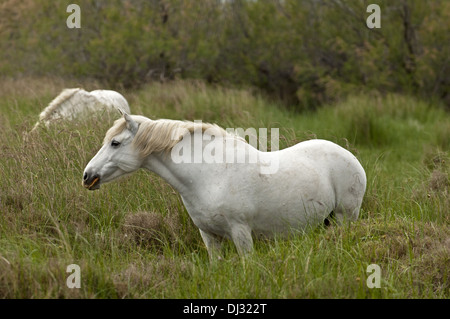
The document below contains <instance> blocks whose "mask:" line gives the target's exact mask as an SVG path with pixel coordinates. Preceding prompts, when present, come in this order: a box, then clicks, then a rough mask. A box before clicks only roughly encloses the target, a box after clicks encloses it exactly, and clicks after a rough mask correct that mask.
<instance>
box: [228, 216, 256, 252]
mask: <svg viewBox="0 0 450 319" xmlns="http://www.w3.org/2000/svg"><path fill="white" fill-rule="evenodd" d="M231 238H232V239H233V242H234V245H235V246H236V248H237V251H238V253H239V255H241V256H245V255H247V254H248V253H250V252H251V251H252V249H253V239H252V232H251V229H250V227H248V226H246V225H242V224H237V225H234V226H233V227H231Z"/></svg>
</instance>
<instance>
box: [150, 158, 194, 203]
mask: <svg viewBox="0 0 450 319" xmlns="http://www.w3.org/2000/svg"><path fill="white" fill-rule="evenodd" d="M184 165H188V164H182V165H181V166H184ZM142 167H143V168H145V169H148V170H150V171H152V172H154V173H156V174H158V175H159V176H161V177H162V178H163V179H164V180H165V181H166V182H168V183H169V184H170V185H171V186H172V187H173V188H175V189H176V190H177V191H178V192H179V193H180V194H181V195H183V194H185V193H186V192H187V191H189V183H190V181H191V182H192V181H193V175H192V174H189V173H188V172H187V171H186V170H185V169H184V168H183V167H180V164H176V163H174V162H173V161H172V159H171V157H170V154H164V153H157V154H151V155H149V156H148V157H147V159H146V160H145V161H144V163H143V165H142ZM192 173H193V172H192Z"/></svg>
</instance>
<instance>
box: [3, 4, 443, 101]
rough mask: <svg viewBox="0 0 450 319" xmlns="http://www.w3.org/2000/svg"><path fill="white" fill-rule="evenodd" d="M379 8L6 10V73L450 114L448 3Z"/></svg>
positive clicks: (94, 6) (248, 6) (261, 6)
mask: <svg viewBox="0 0 450 319" xmlns="http://www.w3.org/2000/svg"><path fill="white" fill-rule="evenodd" d="M372 2H373V1H368V0H366V1H363V0H349V1H338V0H331V1H317V0H286V1H279V0H266V1H264V0H260V1H244V0H234V1H220V0H217V1H214V0H200V1H190V0H170V1H168V0H108V1H106V0H80V1H77V4H79V5H80V7H81V29H68V28H67V26H66V19H67V17H68V16H69V13H66V8H67V5H68V3H69V2H67V1H57V2H50V1H46V0H25V1H16V0H6V1H3V2H2V4H1V5H0V10H1V13H2V14H1V16H0V26H1V27H0V73H2V74H7V75H17V74H40V75H49V74H57V75H61V76H71V77H76V78H80V77H94V78H96V79H99V80H102V81H103V82H107V83H108V84H109V85H110V86H113V87H116V88H121V87H126V88H128V87H135V86H139V85H141V84H143V83H146V82H148V81H150V80H158V81H166V80H168V79H173V78H175V77H180V78H197V79H204V80H206V81H208V82H210V83H219V84H223V85H227V86H230V85H238V86H242V85H245V86H254V87H257V88H259V89H261V90H263V91H264V92H266V93H267V94H268V95H270V96H273V97H276V98H280V99H282V100H283V101H284V102H285V104H287V105H289V106H290V107H293V108H295V109H298V110H301V109H305V108H315V107H317V106H318V105H321V104H323V103H329V102H333V101H337V100H339V99H340V98H342V97H345V96H347V95H348V94H349V93H355V92H356V93H359V92H360V91H366V92H367V91H371V90H374V89H375V90H377V91H379V92H398V93H409V94H414V95H418V96H421V97H433V98H438V99H441V100H443V101H444V102H445V105H446V107H447V108H448V107H450V95H449V87H450V77H449V76H448V74H449V73H450V66H449V59H450V58H449V57H450V46H449V45H448V43H450V35H449V32H448V30H449V21H450V3H449V2H448V1H446V0H433V1H421V0H397V1H388V0H380V1H377V2H376V3H377V4H379V5H380V8H381V28H380V29H369V28H367V26H366V18H367V17H368V16H369V14H370V13H367V12H366V9H367V6H368V5H369V4H370V3H372Z"/></svg>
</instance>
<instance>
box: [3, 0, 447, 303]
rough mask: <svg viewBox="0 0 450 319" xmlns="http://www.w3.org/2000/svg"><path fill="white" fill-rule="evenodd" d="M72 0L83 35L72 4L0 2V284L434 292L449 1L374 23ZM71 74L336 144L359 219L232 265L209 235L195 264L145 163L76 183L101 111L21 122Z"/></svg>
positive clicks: (285, 293) (233, 4)
mask: <svg viewBox="0 0 450 319" xmlns="http://www.w3.org/2000/svg"><path fill="white" fill-rule="evenodd" d="M372 2H373V1H372ZM77 3H78V4H79V5H80V7H81V10H82V13H81V15H82V21H81V25H82V28H81V29H68V28H67V27H66V23H65V22H66V19H67V16H68V15H69V14H68V13H66V7H67V5H68V4H69V2H68V3H66V2H61V1H58V2H56V3H52V2H48V1H44V0H24V1H15V0H5V1H2V2H1V3H0V76H1V77H0V111H1V116H0V132H1V134H0V177H1V179H2V183H0V297H1V298H449V297H450V281H449V277H450V268H449V267H448V265H449V262H450V227H449V225H450V214H449V211H450V196H449V193H450V153H449V152H450V115H449V113H448V111H449V95H448V90H449V84H450V83H449V77H448V74H449V64H448V62H449V57H450V54H449V53H450V52H449V45H448V43H450V41H449V34H448V30H449V22H448V21H450V19H449V14H450V7H449V5H450V3H449V2H448V1H444V0H442V1H439V0H436V1H432V2H424V1H419V0H399V1H377V3H379V5H380V7H381V17H382V21H381V26H382V27H381V29H374V30H370V29H368V28H367V27H366V25H365V19H366V17H367V16H368V15H369V13H366V7H367V5H368V4H369V3H370V2H368V1H314V0H301V1H300V0H299V1H288V0H286V1H187V0H173V1H164V0H160V1H157V0H154V1H140V0H135V1H126V0H123V1H118V0H115V1H103V0H96V1H93V0H83V1H78V2H77ZM68 87H83V88H85V89H86V90H89V91H90V90H94V89H98V88H103V89H105V88H112V89H117V90H118V91H119V92H120V93H122V94H123V95H124V96H125V97H126V98H127V100H128V101H129V103H130V107H131V110H132V112H133V113H135V114H143V115H145V116H148V117H151V118H172V119H183V120H184V119H186V120H195V119H201V120H203V121H205V122H215V123H217V124H219V125H220V126H222V127H225V128H227V127H233V128H237V127H242V128H248V127H255V128H258V127H265V128H269V129H270V128H272V127H276V128H279V129H280V138H281V139H280V147H281V148H284V147H287V146H290V145H293V144H295V143H298V142H300V141H303V140H307V139H311V138H324V139H328V140H331V141H333V142H336V143H338V144H340V145H342V146H343V147H346V148H347V149H349V150H350V151H352V152H353V153H354V154H355V155H356V156H357V157H358V159H359V160H360V161H361V163H362V165H363V166H364V168H365V170H366V173H367V177H368V187H367V192H366V195H365V199H364V202H363V207H362V210H361V215H360V219H359V220H358V221H356V222H355V223H353V224H352V225H351V226H345V227H336V226H335V225H332V226H330V227H319V228H318V229H316V230H314V231H311V232H310V233H307V234H302V235H300V234H299V236H293V237H292V238H290V239H289V240H284V239H280V238H275V239H274V240H268V241H257V242H256V243H255V253H254V254H253V255H252V256H251V257H250V258H248V259H246V260H241V259H240V258H239V256H238V255H237V253H236V251H235V248H234V246H233V245H232V244H231V243H226V244H225V251H224V255H225V258H224V260H223V261H222V262H220V263H214V264H210V263H209V259H208V255H207V252H206V249H205V247H204V244H203V242H202V241H201V238H200V235H199V233H198V229H197V228H196V227H195V226H194V225H193V224H192V221H191V220H190V219H189V216H188V214H187V212H186V211H185V208H184V207H183V205H182V203H181V201H180V198H179V196H178V194H177V193H176V192H175V191H174V190H173V189H172V188H171V187H170V186H169V185H168V184H167V183H165V182H164V181H163V180H162V179H160V178H159V177H158V176H156V175H154V174H152V173H149V172H145V171H140V172H138V173H136V174H134V175H133V176H130V177H127V178H123V179H121V180H119V181H118V182H116V183H111V184H108V185H104V186H103V187H102V188H101V190H100V191H94V192H88V191H86V190H85V189H84V188H83V187H82V186H81V177H82V172H83V169H84V167H85V165H86V164H87V163H88V161H89V160H90V159H91V157H92V156H93V155H94V154H95V153H96V152H97V150H98V149H99V147H100V144H101V142H102V139H103V136H104V134H105V132H106V130H107V129H108V128H109V127H110V126H111V125H112V122H113V120H114V119H115V118H117V116H118V115H117V114H115V113H112V114H108V113H99V114H95V115H94V116H93V117H92V118H90V119H84V120H78V121H74V122H64V123H59V124H56V125H53V126H50V127H49V128H45V127H42V128H40V129H38V130H37V131H35V132H33V133H32V134H30V133H29V131H30V130H31V128H32V127H33V125H34V123H35V122H36V121H37V119H38V115H39V112H40V111H41V110H42V109H43V108H45V107H46V106H47V105H48V103H49V102H50V101H51V100H52V99H53V98H54V97H55V96H56V95H58V94H59V93H60V91H61V90H62V89H63V88H68ZM269 132H270V130H269ZM269 140H270V137H269ZM73 263H75V264H78V265H80V267H81V288H80V289H69V288H68V287H67V286H66V278H67V277H68V275H69V274H68V273H66V267H67V266H68V265H69V264H73ZM372 263H375V264H378V265H380V267H381V271H382V273H381V278H382V282H381V288H380V289H369V288H368V287H367V285H366V279H367V276H368V273H367V272H366V269H367V266H368V265H370V264H372Z"/></svg>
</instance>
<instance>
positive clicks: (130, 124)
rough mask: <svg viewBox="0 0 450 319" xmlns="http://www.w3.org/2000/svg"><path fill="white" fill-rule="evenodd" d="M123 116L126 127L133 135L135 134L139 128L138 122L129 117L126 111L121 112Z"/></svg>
mask: <svg viewBox="0 0 450 319" xmlns="http://www.w3.org/2000/svg"><path fill="white" fill-rule="evenodd" d="M123 118H124V119H125V121H126V122H127V129H128V130H129V131H130V132H131V133H133V134H134V135H136V133H137V131H138V128H139V124H138V123H137V122H136V121H135V120H133V119H132V118H131V116H130V115H128V114H127V113H125V112H123Z"/></svg>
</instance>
